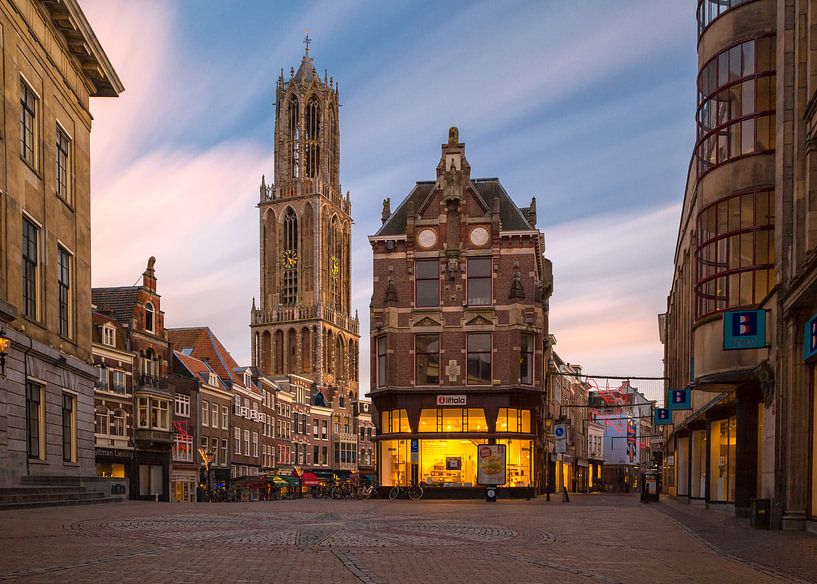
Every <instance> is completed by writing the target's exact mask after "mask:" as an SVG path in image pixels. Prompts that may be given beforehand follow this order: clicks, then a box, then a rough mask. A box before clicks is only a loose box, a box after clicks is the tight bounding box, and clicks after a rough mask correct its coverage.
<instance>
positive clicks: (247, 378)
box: [244, 371, 252, 387]
mask: <svg viewBox="0 0 817 584" xmlns="http://www.w3.org/2000/svg"><path fill="white" fill-rule="evenodd" d="M251 385H252V375H250V373H249V372H246V371H245V372H244V387H250V386H251Z"/></svg>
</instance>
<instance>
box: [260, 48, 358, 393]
mask: <svg viewBox="0 0 817 584" xmlns="http://www.w3.org/2000/svg"><path fill="white" fill-rule="evenodd" d="M339 144H340V129H339V125H338V86H337V83H336V82H335V80H334V79H333V78H327V76H326V74H324V77H323V79H321V77H320V76H319V75H318V73H317V71H316V70H315V66H314V62H313V60H312V57H311V56H310V54H309V48H308V47H307V49H306V52H305V54H304V56H303V59H302V61H301V64H300V67H299V68H298V70H297V72H296V71H295V70H294V68H293V69H292V70H291V71H290V75H289V79H286V78H285V77H284V73H283V71H282V72H281V75H280V77H279V78H278V80H277V84H276V118H275V182H274V184H267V182H266V179H265V178H264V177H262V179H261V187H260V200H259V203H258V209H259V222H260V243H261V254H260V256H261V262H260V263H261V265H260V269H261V278H260V280H261V290H260V297H259V299H258V303H257V304H256V302H255V300H254V301H253V307H252V311H251V324H250V327H251V330H252V361H253V366H254V367H256V368H257V369H258V370H259V372H260V373H261V374H262V375H267V376H273V375H282V374H297V375H300V376H303V377H306V378H308V379H310V380H312V381H313V382H314V383H315V391H316V393H321V394H322V395H323V399H324V400H326V402H333V401H335V396H336V395H343V396H344V397H349V398H350V399H349V400H348V401H349V402H350V401H351V400H352V399H357V395H358V388H357V378H358V345H359V340H358V339H359V335H358V329H359V323H358V319H357V316H356V315H352V314H351V293H350V281H351V252H350V250H351V232H352V217H351V211H352V206H351V202H350V200H349V193H348V192H347V193H346V195H345V196H344V195H343V193H342V190H341V184H340V172H339V167H340V147H339ZM343 402H344V404H345V403H347V400H345V399H344V400H343ZM344 407H346V406H345V405H344Z"/></svg>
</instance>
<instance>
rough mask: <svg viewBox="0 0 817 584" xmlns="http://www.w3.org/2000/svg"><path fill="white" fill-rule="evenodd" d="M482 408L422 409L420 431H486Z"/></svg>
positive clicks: (486, 426) (486, 424)
mask: <svg viewBox="0 0 817 584" xmlns="http://www.w3.org/2000/svg"><path fill="white" fill-rule="evenodd" d="M487 430H488V423H487V421H486V420H485V411H484V410H483V409H482V408H436V409H423V410H421V411H420V429H419V431H420V432H485V431H487Z"/></svg>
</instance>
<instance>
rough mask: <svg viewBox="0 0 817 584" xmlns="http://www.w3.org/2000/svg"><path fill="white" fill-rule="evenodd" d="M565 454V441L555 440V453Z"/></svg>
mask: <svg viewBox="0 0 817 584" xmlns="http://www.w3.org/2000/svg"><path fill="white" fill-rule="evenodd" d="M565 452H567V440H557V441H556V453H557V454H564V453H565Z"/></svg>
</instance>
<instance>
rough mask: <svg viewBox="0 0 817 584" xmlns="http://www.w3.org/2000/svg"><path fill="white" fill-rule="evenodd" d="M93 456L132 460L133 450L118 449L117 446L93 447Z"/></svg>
mask: <svg viewBox="0 0 817 584" xmlns="http://www.w3.org/2000/svg"><path fill="white" fill-rule="evenodd" d="M94 457H95V458H108V459H114V460H133V459H134V455H133V450H119V449H117V448H94Z"/></svg>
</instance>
